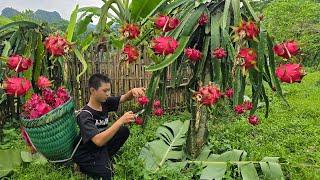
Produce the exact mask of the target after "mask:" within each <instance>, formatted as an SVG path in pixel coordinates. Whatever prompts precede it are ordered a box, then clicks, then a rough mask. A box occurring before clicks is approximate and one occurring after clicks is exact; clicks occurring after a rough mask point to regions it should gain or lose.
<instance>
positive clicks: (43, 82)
mask: <svg viewBox="0 0 320 180" xmlns="http://www.w3.org/2000/svg"><path fill="white" fill-rule="evenodd" d="M37 86H38V87H39V88H40V89H45V88H48V87H50V86H51V82H50V81H49V79H48V78H46V77H45V76H39V78H38V81H37Z"/></svg>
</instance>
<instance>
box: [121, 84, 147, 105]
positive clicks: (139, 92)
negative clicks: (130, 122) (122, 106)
mask: <svg viewBox="0 0 320 180" xmlns="http://www.w3.org/2000/svg"><path fill="white" fill-rule="evenodd" d="M140 96H145V88H133V89H131V90H130V91H128V92H127V93H126V94H124V95H122V96H121V98H120V103H123V102H126V101H129V100H131V99H133V98H134V97H140Z"/></svg>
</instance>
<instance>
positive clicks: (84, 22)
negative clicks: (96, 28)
mask: <svg viewBox="0 0 320 180" xmlns="http://www.w3.org/2000/svg"><path fill="white" fill-rule="evenodd" d="M92 16H93V14H89V15H87V16H85V18H84V19H81V20H80V21H79V22H78V23H77V24H76V33H75V34H76V35H77V36H79V35H81V34H83V33H85V32H86V31H87V28H88V25H89V23H90V22H91V20H92Z"/></svg>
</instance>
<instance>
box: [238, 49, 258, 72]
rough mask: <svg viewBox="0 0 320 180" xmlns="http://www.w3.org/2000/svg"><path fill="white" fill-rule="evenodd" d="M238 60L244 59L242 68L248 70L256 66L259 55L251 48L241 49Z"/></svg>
mask: <svg viewBox="0 0 320 180" xmlns="http://www.w3.org/2000/svg"><path fill="white" fill-rule="evenodd" d="M238 58H242V59H243V60H244V61H243V63H242V66H244V67H245V68H246V69H250V68H252V67H254V66H255V64H256V59H257V53H256V52H255V51H254V50H253V49H251V48H242V49H240V52H239V54H238Z"/></svg>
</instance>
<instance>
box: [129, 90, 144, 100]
mask: <svg viewBox="0 0 320 180" xmlns="http://www.w3.org/2000/svg"><path fill="white" fill-rule="evenodd" d="M145 91H146V89H145V88H133V89H131V92H132V95H133V97H136V98H138V97H141V96H145Z"/></svg>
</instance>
